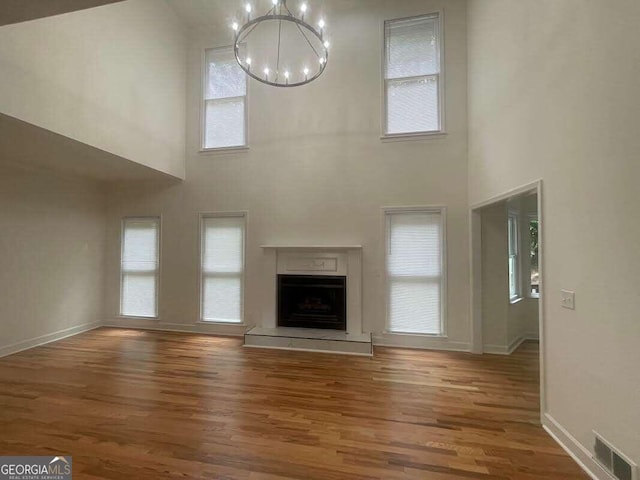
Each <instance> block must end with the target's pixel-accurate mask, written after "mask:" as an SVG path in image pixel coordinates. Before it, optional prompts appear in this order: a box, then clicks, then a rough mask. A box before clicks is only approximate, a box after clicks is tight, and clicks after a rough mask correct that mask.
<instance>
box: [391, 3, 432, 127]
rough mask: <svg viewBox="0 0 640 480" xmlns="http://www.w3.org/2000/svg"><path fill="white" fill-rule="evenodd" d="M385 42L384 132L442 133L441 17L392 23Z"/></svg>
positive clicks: (410, 19) (416, 18) (422, 17)
mask: <svg viewBox="0 0 640 480" xmlns="http://www.w3.org/2000/svg"><path fill="white" fill-rule="evenodd" d="M384 39H385V58H384V89H385V128H384V133H385V134H386V135H396V134H411V133H427V132H438V131H440V130H441V119H440V117H441V115H440V112H441V105H440V103H441V102H440V99H441V94H440V89H441V84H440V71H441V65H440V19H439V15H438V14H437V13H434V14H431V15H424V16H421V17H414V18H406V19H399V20H389V21H387V22H385V28H384Z"/></svg>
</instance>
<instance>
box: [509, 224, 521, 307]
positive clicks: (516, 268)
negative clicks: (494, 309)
mask: <svg viewBox="0 0 640 480" xmlns="http://www.w3.org/2000/svg"><path fill="white" fill-rule="evenodd" d="M507 230H508V237H509V240H508V241H509V299H510V300H511V301H514V300H518V299H519V298H520V257H519V255H518V247H519V245H518V244H519V239H518V237H519V235H518V216H517V215H516V214H515V213H509V215H508V224H507Z"/></svg>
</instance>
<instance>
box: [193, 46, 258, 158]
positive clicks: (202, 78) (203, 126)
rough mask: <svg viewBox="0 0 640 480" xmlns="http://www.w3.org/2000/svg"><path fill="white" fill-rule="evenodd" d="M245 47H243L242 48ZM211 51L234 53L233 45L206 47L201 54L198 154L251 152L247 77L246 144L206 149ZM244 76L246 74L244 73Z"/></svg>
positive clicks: (245, 108)
mask: <svg viewBox="0 0 640 480" xmlns="http://www.w3.org/2000/svg"><path fill="white" fill-rule="evenodd" d="M242 46H243V45H241V47H242ZM211 50H218V51H231V52H233V45H222V46H217V47H205V48H203V49H202V50H201V52H200V140H199V141H200V144H199V147H198V153H201V154H212V153H232V152H241V151H246V150H249V85H250V84H251V82H250V81H249V78H248V77H247V80H246V88H245V94H244V144H243V145H230V146H226V147H208V148H207V147H205V146H204V140H205V137H206V129H207V125H206V112H207V107H206V105H207V99H206V90H207V82H206V75H207V70H206V66H207V52H209V51H211ZM242 73H243V74H244V72H242ZM227 98H243V97H241V96H240V97H225V99H227Z"/></svg>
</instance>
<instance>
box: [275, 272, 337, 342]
mask: <svg viewBox="0 0 640 480" xmlns="http://www.w3.org/2000/svg"><path fill="white" fill-rule="evenodd" d="M277 302H278V307H277V308H278V326H279V327H303V328H328V329H333V330H346V329H347V277H344V276H330V275H278V299H277Z"/></svg>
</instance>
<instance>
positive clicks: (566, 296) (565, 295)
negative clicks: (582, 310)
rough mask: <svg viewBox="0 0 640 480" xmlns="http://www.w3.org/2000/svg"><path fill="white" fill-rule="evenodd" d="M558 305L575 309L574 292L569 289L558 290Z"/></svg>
mask: <svg viewBox="0 0 640 480" xmlns="http://www.w3.org/2000/svg"><path fill="white" fill-rule="evenodd" d="M560 295H561V299H560V305H562V306H563V307H564V308H568V309H569V310H575V309H576V292H572V291H571V290H560Z"/></svg>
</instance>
